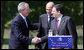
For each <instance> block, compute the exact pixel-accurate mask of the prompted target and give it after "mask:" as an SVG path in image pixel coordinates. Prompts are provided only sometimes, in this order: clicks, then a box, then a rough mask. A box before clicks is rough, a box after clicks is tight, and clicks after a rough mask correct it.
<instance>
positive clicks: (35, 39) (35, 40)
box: [32, 37, 41, 44]
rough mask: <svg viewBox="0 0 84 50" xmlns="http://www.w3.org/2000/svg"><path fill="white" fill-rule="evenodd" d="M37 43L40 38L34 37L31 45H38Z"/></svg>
mask: <svg viewBox="0 0 84 50" xmlns="http://www.w3.org/2000/svg"><path fill="white" fill-rule="evenodd" d="M39 42H41V38H38V37H34V38H33V39H32V43H33V44H37V43H39Z"/></svg>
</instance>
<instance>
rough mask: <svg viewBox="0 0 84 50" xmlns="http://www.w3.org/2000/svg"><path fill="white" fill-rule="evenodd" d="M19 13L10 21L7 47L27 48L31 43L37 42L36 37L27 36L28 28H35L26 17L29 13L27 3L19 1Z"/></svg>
mask: <svg viewBox="0 0 84 50" xmlns="http://www.w3.org/2000/svg"><path fill="white" fill-rule="evenodd" d="M18 11H19V14H18V15H17V16H16V17H15V18H14V19H13V21H12V23H11V33H10V40H9V49H28V45H29V44H31V43H38V38H37V37H35V38H33V39H32V38H29V30H33V29H37V27H35V26H34V25H32V24H30V23H29V20H28V18H27V16H28V14H29V5H28V3H25V2H21V3H19V5H18Z"/></svg>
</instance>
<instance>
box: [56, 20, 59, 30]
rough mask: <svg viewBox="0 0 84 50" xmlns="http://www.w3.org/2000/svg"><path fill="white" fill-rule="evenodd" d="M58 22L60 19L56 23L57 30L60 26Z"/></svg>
mask: <svg viewBox="0 0 84 50" xmlns="http://www.w3.org/2000/svg"><path fill="white" fill-rule="evenodd" d="M58 22H59V20H57V21H56V24H57V31H58V28H59V24H58Z"/></svg>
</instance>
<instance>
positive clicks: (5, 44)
mask: <svg viewBox="0 0 84 50" xmlns="http://www.w3.org/2000/svg"><path fill="white" fill-rule="evenodd" d="M81 32H82V34H81ZM81 32H80V31H79V29H78V33H80V34H78V49H83V30H82V31H81ZM36 35H37V31H33V32H31V31H30V35H29V37H31V36H32V37H35V36H36ZM9 39H10V29H5V31H4V41H3V45H2V49H8V48H9ZM34 48H35V45H34V44H31V45H29V49H34Z"/></svg>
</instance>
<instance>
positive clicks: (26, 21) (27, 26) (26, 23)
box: [25, 17, 28, 27]
mask: <svg viewBox="0 0 84 50" xmlns="http://www.w3.org/2000/svg"><path fill="white" fill-rule="evenodd" d="M25 23H26V26H27V27H28V24H27V18H26V17H25Z"/></svg>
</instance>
